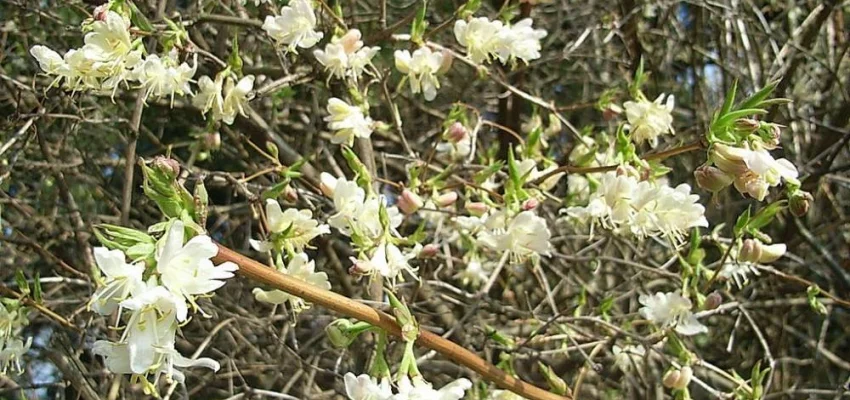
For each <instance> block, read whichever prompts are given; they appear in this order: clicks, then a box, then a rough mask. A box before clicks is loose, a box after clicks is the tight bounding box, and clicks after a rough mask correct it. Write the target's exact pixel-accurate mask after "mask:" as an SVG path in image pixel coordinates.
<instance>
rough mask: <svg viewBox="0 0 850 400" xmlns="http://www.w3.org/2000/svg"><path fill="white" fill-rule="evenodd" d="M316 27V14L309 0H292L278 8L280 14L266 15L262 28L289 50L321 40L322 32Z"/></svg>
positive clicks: (309, 45) (305, 46)
mask: <svg viewBox="0 0 850 400" xmlns="http://www.w3.org/2000/svg"><path fill="white" fill-rule="evenodd" d="M315 29H316V14H315V12H314V11H313V4H312V1H311V0H292V1H291V2H289V5H287V6H285V7H283V8H281V9H280V16H271V15H269V16H267V17H266V20H265V21H264V22H263V30H265V31H266V33H267V34H268V35H269V36H270V37H271V38H272V39H274V40H275V41H276V42H277V43H280V44H282V45H285V46H286V49H287V50H288V51H291V52H297V49H298V48H299V47H300V48H302V49H309V48H310V47H313V46H315V45H316V43H318V42H319V40H322V37H323V36H324V34H323V33H322V32H318V31H316V30H315Z"/></svg>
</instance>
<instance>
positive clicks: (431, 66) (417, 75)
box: [394, 47, 443, 101]
mask: <svg viewBox="0 0 850 400" xmlns="http://www.w3.org/2000/svg"><path fill="white" fill-rule="evenodd" d="M394 55H395V67H396V68H397V69H398V70H399V72H401V73H403V74H407V79H408V81H409V82H410V91H411V92H412V93H413V94H417V93H422V94H423V95H424V96H425V100H427V101H431V100H434V98H435V97H437V89H439V88H440V81H439V79H437V75H436V74H437V72H438V71H439V70H440V67H442V65H443V54H442V53H435V52H432V51H431V49H430V48H428V47H420V48H419V49H417V50H416V51H414V52H413V55H412V56H411V54H410V52H409V51H407V50H396V52H395V54H394Z"/></svg>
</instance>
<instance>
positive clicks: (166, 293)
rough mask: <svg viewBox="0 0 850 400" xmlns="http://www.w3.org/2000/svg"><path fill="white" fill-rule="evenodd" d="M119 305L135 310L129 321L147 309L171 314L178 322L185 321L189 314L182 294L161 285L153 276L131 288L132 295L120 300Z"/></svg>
mask: <svg viewBox="0 0 850 400" xmlns="http://www.w3.org/2000/svg"><path fill="white" fill-rule="evenodd" d="M121 307H124V308H126V309H128V310H132V311H135V312H134V313H133V315H132V316H131V317H130V320H131V321H133V320H135V319H138V318H139V316H140V315H141V314H140V313H142V312H145V311H148V310H156V311H157V312H158V313H159V314H161V315H171V316H172V318H175V319H177V321H178V322H184V321H186V319H187V318H188V316H189V307H188V306H187V305H186V300H185V299H184V298H183V296H181V295H180V294H179V293H174V292H171V291H170V290H168V289H167V288H166V287H165V286H161V285H160V284H159V282H157V280H156V278H155V277H151V278H149V279H148V281H147V282H145V283H144V284H143V285H140V286H137V287H136V288H135V290H133V296H132V297H130V298H128V299H126V300H124V301H122V302H121Z"/></svg>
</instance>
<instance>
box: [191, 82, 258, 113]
mask: <svg viewBox="0 0 850 400" xmlns="http://www.w3.org/2000/svg"><path fill="white" fill-rule="evenodd" d="M198 88H199V91H198V95H197V96H195V97H194V98H193V99H192V104H194V105H195V107H198V108H200V109H201V112H202V113H203V114H204V116H206V114H207V113H208V112H210V113H211V115H212V119H213V121H224V123H225V124H227V125H231V124H233V121H234V120H235V119H236V114H240V115H242V116H245V115H246V113H245V105H247V104H248V101H249V100H250V97H249V95H250V94H251V90H252V89H253V88H254V76H253V75H248V76H246V77H244V78H242V79H240V80H239V82H238V83H236V82H235V80H234V79H233V78H231V77H230V76H228V77H226V78H225V77H224V76H223V75H222V74H219V75H218V76H217V77H216V79H215V81H213V80H212V79H210V78H209V77H208V76H202V77H201V79H199V80H198Z"/></svg>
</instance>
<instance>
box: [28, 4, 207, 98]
mask: <svg viewBox="0 0 850 400" xmlns="http://www.w3.org/2000/svg"><path fill="white" fill-rule="evenodd" d="M95 14H96V15H98V16H100V18H99V19H98V20H95V21H94V22H91V24H90V25H88V26H87V29H89V30H90V32H89V33H87V34H86V36H85V38H84V44H83V47H81V48H79V49H71V50H68V51H67V52H66V53H65V55H64V56H59V54H58V53H56V52H55V51H53V50H51V49H50V48H48V47H46V46H42V45H36V46H33V47H32V49H30V54H32V56H33V57H35V59H36V60H37V61H38V64H39V66H40V67H41V70H42V71H44V72H45V73H46V74H48V75H51V76H55V77H56V78H55V79H54V81H53V83H52V85H57V84H59V83H60V82H61V81H64V87H65V88H66V89H68V90H73V91H78V90H94V91H111V92H112V93H113V94H114V93H115V91H116V90H117V89H118V87H119V86H120V85H121V84H122V83H125V82H138V83H139V84H140V85H141V87H143V88H144V97H145V99H147V98H149V97H156V98H165V97H171V98H172V100H173V97H174V95H175V94H179V95H191V94H192V90H191V88H190V87H189V81H190V80H191V79H192V77H193V76H194V75H195V70H196V69H197V59H196V60H195V63H194V65H192V66H189V64H187V63H185V62H184V63H180V62H179V61H178V59H177V52H176V51H171V52H169V53H167V54H166V55H165V56H162V57H160V56H159V55H156V54H151V55H148V56H147V57H146V58H143V54H144V53H143V49H142V46H141V42H140V41H138V40H133V38H132V37H131V36H130V19H129V18H127V17H125V16H123V15H121V14H119V13H117V12H115V11H111V10H107V11H105V12H96V13H95Z"/></svg>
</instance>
